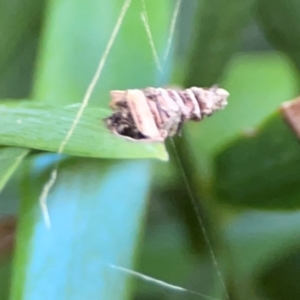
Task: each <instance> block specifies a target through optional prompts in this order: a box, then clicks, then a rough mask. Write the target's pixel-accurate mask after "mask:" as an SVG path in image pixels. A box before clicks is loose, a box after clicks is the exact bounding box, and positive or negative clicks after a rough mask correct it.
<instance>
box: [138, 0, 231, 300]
mask: <svg viewBox="0 0 300 300" xmlns="http://www.w3.org/2000/svg"><path fill="white" fill-rule="evenodd" d="M142 2H143V3H144V4H145V2H144V0H142ZM180 5H181V0H177V2H176V4H175V8H174V12H173V16H172V20H171V25H170V29H169V35H168V42H167V48H166V52H165V56H164V61H166V60H167V58H168V55H169V53H170V49H171V46H172V41H173V38H174V34H175V27H176V23H177V19H178V15H179V10H180ZM144 10H145V6H144ZM148 31H149V32H150V33H151V29H150V26H149V25H148ZM148 36H149V34H148ZM150 36H151V38H152V34H150ZM149 40H150V39H149ZM149 42H150V45H151V44H153V47H154V49H155V45H154V43H153V39H152V41H149ZM153 53H157V51H156V49H155V51H153ZM153 58H154V61H156V56H155V55H154V57H153ZM157 65H159V66H161V64H160V63H159V64H157ZM170 140H171V145H172V147H173V148H174V153H175V156H176V160H177V162H178V165H179V168H180V171H181V174H182V177H183V180H184V184H185V187H186V189H187V192H188V195H189V198H190V201H191V203H192V206H193V210H194V212H195V214H196V217H197V221H198V225H199V228H200V230H201V232H202V235H203V237H204V240H205V243H206V245H207V248H208V251H209V255H210V257H211V260H212V263H213V265H214V267H215V270H216V271H217V275H218V278H219V280H220V282H221V284H222V287H223V289H224V291H225V295H226V299H227V300H230V298H229V293H228V290H227V287H226V284H225V281H224V279H223V275H222V273H221V269H220V267H219V264H218V261H217V259H216V256H215V253H214V251H213V247H212V244H211V242H210V239H209V236H208V234H207V231H206V229H205V226H204V223H203V220H202V218H201V215H200V212H199V209H198V205H197V202H196V199H195V197H194V194H193V192H192V189H191V186H190V183H189V181H188V178H187V175H186V173H185V170H184V167H183V164H182V161H181V158H180V156H179V154H178V151H177V148H176V146H175V143H174V140H173V138H171V139H170Z"/></svg>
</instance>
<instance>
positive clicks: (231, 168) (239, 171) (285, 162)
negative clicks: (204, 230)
mask: <svg viewBox="0 0 300 300" xmlns="http://www.w3.org/2000/svg"><path fill="white" fill-rule="evenodd" d="M251 135H253V136H251ZM251 135H250V136H248V137H247V136H244V137H241V138H240V139H238V140H237V141H235V142H234V143H232V145H230V146H229V147H227V148H226V149H225V150H223V151H222V152H221V153H220V154H219V155H218V156H217V157H216V161H215V167H216V179H215V188H216V192H217V195H218V199H219V200H220V201H222V202H225V203H227V204H230V205H235V206H240V207H251V208H264V209H295V208H299V207H300V201H299V199H300V193H299V184H300V172H299V167H300V151H299V150H300V147H299V141H298V140H297V138H296V136H295V134H294V133H293V132H292V131H291V129H290V128H289V127H288V125H287V124H286V123H285V121H284V120H283V119H282V117H281V116H280V115H279V114H276V115H274V116H272V118H270V120H269V121H268V122H267V123H266V124H265V126H264V127H263V128H261V130H258V131H257V132H254V133H253V134H251Z"/></svg>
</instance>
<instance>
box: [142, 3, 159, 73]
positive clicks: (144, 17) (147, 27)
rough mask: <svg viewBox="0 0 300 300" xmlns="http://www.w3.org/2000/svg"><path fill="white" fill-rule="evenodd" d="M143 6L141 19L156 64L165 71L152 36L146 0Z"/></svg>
mask: <svg viewBox="0 0 300 300" xmlns="http://www.w3.org/2000/svg"><path fill="white" fill-rule="evenodd" d="M142 6H143V11H142V12H141V19H142V22H143V25H144V28H145V30H146V33H147V36H148V41H149V44H150V47H151V50H152V55H153V58H154V62H155V65H156V68H157V69H158V70H159V71H160V72H161V73H163V68H162V66H161V64H160V61H159V58H158V54H157V50H156V47H155V44H154V40H153V36H152V32H151V29H150V25H149V19H148V13H147V7H146V3H145V0H142Z"/></svg>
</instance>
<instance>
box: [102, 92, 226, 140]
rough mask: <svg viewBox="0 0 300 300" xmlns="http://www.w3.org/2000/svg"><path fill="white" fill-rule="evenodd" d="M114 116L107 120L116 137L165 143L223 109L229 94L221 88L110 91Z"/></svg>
mask: <svg viewBox="0 0 300 300" xmlns="http://www.w3.org/2000/svg"><path fill="white" fill-rule="evenodd" d="M110 95H111V98H112V100H111V103H110V106H111V108H112V109H113V111H114V112H113V114H112V115H111V116H109V117H108V118H106V119H105V122H106V124H107V126H108V128H109V129H110V130H111V131H112V132H113V133H114V134H117V135H120V136H123V137H125V138H127V139H130V140H134V141H147V142H163V141H164V140H165V139H166V138H167V137H169V136H170V137H171V136H174V135H178V134H180V129H181V127H182V125H183V124H184V123H185V122H186V121H188V120H193V121H201V120H202V119H203V118H204V117H207V116H210V115H212V114H213V113H214V112H216V111H218V110H220V109H223V108H224V107H225V106H226V105H227V98H228V96H229V93H228V92H227V91H226V90H224V89H221V88H218V87H212V88H208V89H206V88H198V87H192V88H189V89H184V90H179V89H167V88H166V89H164V88H152V87H148V88H146V89H143V90H138V89H135V90H127V91H111V92H110Z"/></svg>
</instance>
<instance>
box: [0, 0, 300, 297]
mask: <svg viewBox="0 0 300 300" xmlns="http://www.w3.org/2000/svg"><path fill="white" fill-rule="evenodd" d="M145 3H146V7H147V11H148V15H149V23H150V28H151V31H152V35H153V39H154V43H155V45H156V48H157V52H158V56H159V57H160V58H162V57H163V55H164V51H165V49H166V47H167V39H168V34H169V33H168V32H169V25H170V22H171V16H172V11H173V8H174V1H170V0H164V1H161V0H145ZM122 5H123V0H112V1H104V0H87V1H80V0H74V1H69V0H49V1H37V0H26V1H21V0H17V1H8V0H3V1H0V17H1V18H0V99H3V100H1V101H0V145H1V148H0V190H1V189H2V191H1V193H0V215H5V214H13V215H17V216H18V228H17V232H16V245H15V249H14V252H13V253H9V254H7V253H6V254H5V255H4V254H3V255H2V252H1V249H2V248H3V247H2V246H3V241H4V239H3V238H2V235H3V230H2V229H3V228H2V223H1V219H0V239H1V240H0V282H1V284H0V299H1V300H2V299H30V300H31V299H32V300H35V299H41V298H44V299H49V300H52V299H70V300H73V299H105V300H106V299H116V300H119V299H120V300H122V299H135V300H137V299H139V300H147V299H157V300H168V299H205V297H204V296H205V295H206V296H208V297H215V298H216V299H226V291H224V287H223V286H222V282H221V281H220V277H219V276H218V272H219V271H221V273H222V277H223V280H224V281H225V283H226V286H227V290H228V291H227V292H228V293H229V297H230V299H231V300H233V299H234V300H256V299H257V300H262V299H269V300H286V299H289V300H294V299H295V300H296V299H299V297H300V291H299V285H298V284H297V276H300V264H299V262H300V250H299V249H300V242H299V241H300V221H299V220H300V213H299V212H298V208H299V207H300V194H299V191H298V186H299V182H300V171H299V170H300V168H299V166H300V156H299V150H300V149H299V141H298V140H297V138H296V136H295V135H294V133H293V132H292V131H291V130H290V128H289V127H288V126H287V125H286V123H285V122H284V121H283V119H282V116H281V114H280V113H279V112H278V108H279V106H280V105H281V103H282V102H284V101H286V100H290V99H292V98H294V97H296V96H297V92H298V91H299V68H300V63H299V54H300V44H299V38H298V36H299V34H298V32H299V26H298V23H299V21H298V20H299V19H300V5H299V1H297V0H279V1H276V2H274V1H271V0H268V1H263V0H232V1H220V0H201V1H197V0H190V1H182V3H181V9H180V14H179V19H178V22H177V27H176V34H175V39H174V45H173V47H172V51H171V55H170V57H169V59H168V61H167V63H166V66H165V73H164V74H161V73H160V72H159V71H158V70H157V69H156V66H155V63H154V60H153V55H152V52H151V47H150V45H149V41H148V37H147V34H146V32H145V29H144V27H143V24H142V21H141V16H140V13H141V11H142V9H143V5H142V1H140V0H132V4H131V7H130V9H129V11H128V13H127V14H126V16H125V19H124V22H123V24H122V26H121V30H120V32H119V34H118V35H117V39H116V41H115V44H114V45H113V47H112V50H111V53H110V55H109V57H108V60H107V62H106V64H105V68H104V70H103V74H101V77H100V80H99V82H98V84H97V86H96V89H95V92H94V93H93V95H92V99H91V105H89V106H88V107H87V109H86V112H85V113H84V114H83V117H82V120H81V121H80V123H79V125H78V130H77V129H76V131H75V133H74V135H73V137H72V138H71V139H70V141H69V143H68V144H67V147H66V149H65V150H66V151H65V153H64V155H63V156H57V155H55V154H51V153H45V152H42V151H52V152H55V151H56V150H57V149H58V147H59V143H60V142H61V141H62V139H63V137H64V136H65V134H66V132H67V130H68V128H69V127H70V125H71V121H72V120H73V119H74V116H75V114H76V112H77V109H78V107H79V105H78V103H79V102H81V100H82V98H83V95H84V93H85V90H86V88H87V86H88V84H89V82H90V80H91V78H92V76H93V74H94V72H95V70H96V67H97V64H98V61H99V59H100V57H101V55H102V54H103V52H104V50H105V47H106V45H107V41H108V39H109V37H110V35H111V32H112V31H113V27H114V25H115V23H116V20H117V18H118V15H119V13H120V10H121V7H122ZM167 83H168V84H174V83H176V84H179V85H187V86H190V85H199V86H203V85H205V86H207V85H211V84H215V83H217V84H219V85H221V86H222V87H224V88H226V89H228V90H229V92H230V94H231V96H230V98H229V105H228V108H226V109H225V110H224V111H222V112H220V113H218V114H216V115H215V116H213V117H212V118H210V119H207V120H205V121H204V122H203V123H201V124H187V125H186V127H185V128H184V132H183V137H181V138H180V137H178V138H176V139H175V140H174V142H175V145H176V149H177V153H178V155H179V158H180V161H181V163H179V162H178V157H177V154H176V151H175V150H174V148H173V146H172V143H167V149H168V153H169V154H167V153H166V151H165V148H164V145H161V144H159V145H145V144H132V143H128V142H127V141H123V140H119V139H118V138H117V137H114V136H111V135H110V133H109V132H108V131H107V130H106V129H105V128H104V126H103V124H102V123H101V122H102V121H101V119H102V118H103V116H105V115H106V114H107V112H108V101H109V91H110V90H111V89H129V88H142V87H145V86H151V85H152V86H155V85H165V84H167ZM25 99H27V100H25ZM67 105H68V106H67ZM167 155H169V156H170V160H169V161H168V162H163V161H154V160H149V158H160V159H163V160H166V158H167ZM104 158H105V159H104ZM108 158H109V159H108ZM129 158H130V159H131V160H128V159H129ZM57 162H59V163H60V166H59V171H58V178H57V181H56V183H55V185H54V186H53V188H52V189H51V191H50V194H49V197H48V202H47V205H48V209H49V213H50V219H51V223H52V227H51V229H50V230H49V229H47V227H46V224H45V220H44V218H43V214H42V211H41V207H40V205H39V202H38V201H39V196H40V194H41V192H42V190H43V188H44V187H45V182H47V180H48V179H49V176H50V172H51V170H52V169H53V167H55V165H56V163H57ZM185 179H187V181H188V185H189V188H190V189H191V192H192V194H193V197H194V198H195V200H196V206H197V209H198V211H199V214H200V215H201V217H202V220H203V224H204V225H205V228H206V232H207V234H208V235H209V239H210V242H211V245H212V248H213V251H214V253H215V255H216V257H217V261H218V265H219V269H220V270H218V269H217V268H216V266H215V265H214V264H213V262H212V260H211V253H210V251H209V248H208V245H207V243H206V242H205V238H203V232H202V230H201V228H200V227H199V223H198V220H197V214H196V212H195V207H194V205H193V203H192V201H191V200H192V199H191V197H190V195H189V193H188V190H187V188H188V187H187V184H186V182H185ZM112 265H113V266H112ZM122 268H127V269H129V270H136V271H138V272H141V273H142V274H146V275H149V276H150V277H153V278H157V279H159V280H163V281H165V282H167V283H170V284H173V285H178V286H181V287H184V288H186V289H188V290H190V291H193V292H196V293H198V294H196V293H194V294H193V293H191V292H187V291H186V292H184V291H178V290H174V289H172V288H170V287H167V286H166V285H162V284H159V283H158V282H153V281H152V282H151V281H149V280H145V279H141V278H138V277H136V276H135V275H133V274H132V273H130V272H128V271H126V270H124V269H122ZM200 294H202V295H204V296H201V295H200Z"/></svg>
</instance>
